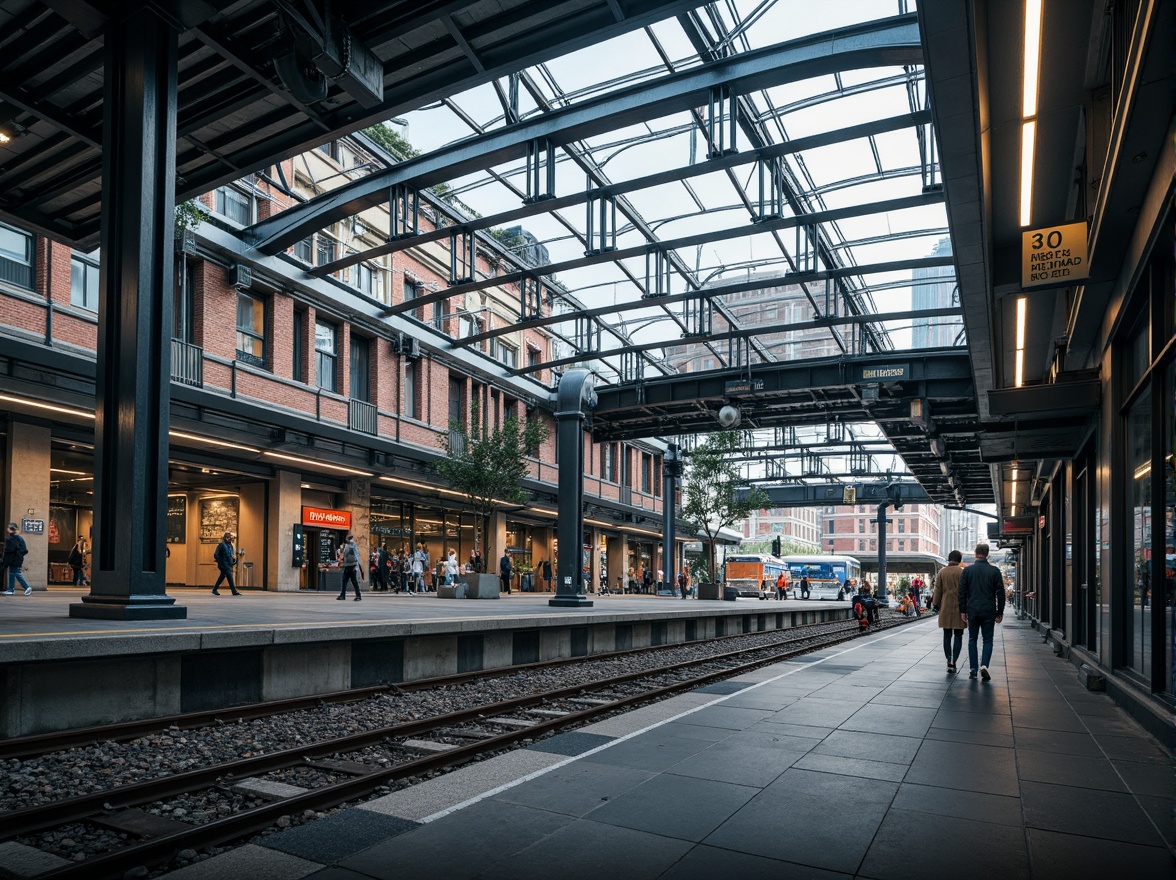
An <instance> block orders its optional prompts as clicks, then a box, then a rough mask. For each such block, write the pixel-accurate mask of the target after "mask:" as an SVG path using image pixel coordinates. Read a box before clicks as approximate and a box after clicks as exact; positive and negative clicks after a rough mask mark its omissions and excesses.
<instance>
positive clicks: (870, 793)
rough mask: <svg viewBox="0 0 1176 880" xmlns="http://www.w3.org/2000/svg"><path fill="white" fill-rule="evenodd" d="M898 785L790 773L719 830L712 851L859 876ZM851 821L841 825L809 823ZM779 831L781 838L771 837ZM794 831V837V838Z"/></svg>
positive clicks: (709, 839) (708, 840)
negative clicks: (827, 819) (815, 819)
mask: <svg viewBox="0 0 1176 880" xmlns="http://www.w3.org/2000/svg"><path fill="white" fill-rule="evenodd" d="M897 788H898V785H897V783H894V782H886V781H882V780H875V779H861V778H858V777H852V776H842V775H839V774H834V773H814V772H811V771H808V770H798V769H796V768H795V767H794V768H792V769H790V770H788V771H787V772H786V773H784V775H783V776H781V777H780V778H779V779H778V780H776V781H775V782H774V783H772V784H771V785H770V786H768V788H766V789H764V791H763V792H761V793H760V794H759V795H757V796H756V797H754V798H752V799H751V801H749V802H748V803H747V805H746V806H744V807H743V809H741V810H740V811H739V812H737V813H736V814H735V815H734V816H732V817H731V818H730V819H728V820H727V821H726V822H724V823H723V824H722V825H720V826H719V828H718V829H716V830H715V831H714V833H712V834H711V835H710V836H709V837H707V838H706V840H704V841H703V843H705V844H706V845H708V846H715V847H720V848H723V849H731V850H736V851H739V852H745V853H750V854H752V855H759V856H766V857H767V858H772V859H779V860H780V861H784V862H794V863H796V864H800V865H810V866H812V867H816V868H824V869H826V870H830V871H841V872H844V873H852V872H853V871H854V870H856V868H857V866H858V864H859V862H860V861H861V858H862V856H863V855H865V851H866V848H867V847H868V846H869V842H870V839H871V838H872V837H873V835H874V831H875V829H876V828H877V827H878V826H879V825H880V824H881V822H882V817H883V815H885V812H886V808H887V806H888V805H889V804H890V801H891V800H892V799H893V797H894V792H895V791H896V790H897ZM813 816H847V817H852V823H853V833H852V834H851V833H849V832H847V830H846V828H845V824H844V823H842V822H813V821H811V820H810V819H808V818H805V817H813ZM769 829H777V830H778V833H768V830H769ZM790 830H791V833H789V832H790Z"/></svg>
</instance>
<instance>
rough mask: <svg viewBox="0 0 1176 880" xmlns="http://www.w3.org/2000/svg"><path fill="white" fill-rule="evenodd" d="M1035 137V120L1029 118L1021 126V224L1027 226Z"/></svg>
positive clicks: (1031, 210)
mask: <svg viewBox="0 0 1176 880" xmlns="http://www.w3.org/2000/svg"><path fill="white" fill-rule="evenodd" d="M1036 139H1037V121H1036V120H1033V119H1030V120H1027V121H1026V122H1025V123H1024V124H1023V125H1022V126H1021V225H1022V226H1028V225H1029V224H1030V223H1031V222H1032V218H1033V146H1034V142H1035V141H1036Z"/></svg>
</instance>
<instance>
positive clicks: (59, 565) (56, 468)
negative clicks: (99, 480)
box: [45, 443, 94, 584]
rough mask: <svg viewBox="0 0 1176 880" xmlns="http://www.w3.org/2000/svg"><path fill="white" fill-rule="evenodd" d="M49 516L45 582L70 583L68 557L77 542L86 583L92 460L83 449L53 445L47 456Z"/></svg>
mask: <svg viewBox="0 0 1176 880" xmlns="http://www.w3.org/2000/svg"><path fill="white" fill-rule="evenodd" d="M49 461H50V466H49V518H48V521H47V522H46V524H45V531H46V535H47V538H48V544H49V568H48V581H49V583H51V584H71V583H73V576H74V575H73V569H72V568H71V567H70V565H69V557H70V554H71V553H72V551H73V548H74V545H75V544H77V543H78V542H79V541H80V542H81V544H80V546H79V550H80V552H81V553H82V557H83V561H84V562H85V566H84V567H83V570H82V571H83V576H84V582H85V583H88V582H89V575H90V573H89V568H90V559H91V548H92V546H93V540H94V534H93V533H94V506H93V505H94V492H93V489H94V460H93V455H92V453H90V452H88V451H86V450H73V449H69V448H67V447H60V446H58V444H56V443H55V444H54V448H53V450H52V452H51V453H50V457H49Z"/></svg>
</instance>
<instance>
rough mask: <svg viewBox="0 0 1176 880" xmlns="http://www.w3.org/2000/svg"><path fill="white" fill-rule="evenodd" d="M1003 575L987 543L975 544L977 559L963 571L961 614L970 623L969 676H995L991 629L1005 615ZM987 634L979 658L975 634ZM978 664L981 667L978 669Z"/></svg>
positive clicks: (987, 677) (987, 678) (968, 624)
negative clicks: (991, 670)
mask: <svg viewBox="0 0 1176 880" xmlns="http://www.w3.org/2000/svg"><path fill="white" fill-rule="evenodd" d="M1004 605H1005V589H1004V575H1002V574H1001V573H1000V569H999V568H997V567H996V566H995V565H992V564H990V563H989V562H988V545H987V544H977V545H976V561H975V562H974V563H973V564H972V565H969V566H968V567H967V568H965V569H964V571H963V574H961V575H960V618H961V619H962V620H963V622H964V623H965V624H966V625H967V627H968V665H969V666H970V667H971V671H970V672H969V673H968V678H975V677H976V673H977V671H979V673H980V677H981V678H982V679H984V680H985V681H988V680H989V679H991V678H992V676H991V675H989V673H988V664H989V662H990V661H991V660H992V633H993V629H994V628H995V626H996V624H998V623H1000V622H1001V620H1002V619H1003V618H1004ZM977 634H980V635H982V636H983V637H984V654H983V657H981V658H980V659H979V662H978V661H977V657H976V636H977ZM977 666H979V670H977V668H976V667H977Z"/></svg>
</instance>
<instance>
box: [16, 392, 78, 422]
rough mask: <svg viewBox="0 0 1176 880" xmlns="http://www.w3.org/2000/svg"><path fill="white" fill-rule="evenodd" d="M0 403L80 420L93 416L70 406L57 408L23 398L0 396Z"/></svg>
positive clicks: (53, 405)
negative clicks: (27, 407) (13, 404)
mask: <svg viewBox="0 0 1176 880" xmlns="http://www.w3.org/2000/svg"><path fill="white" fill-rule="evenodd" d="M0 403H15V404H18V405H19V406H31V407H32V408H33V409H43V410H47V411H48V412H55V413H61V414H62V415H67V416H76V417H77V418H81V419H92V418H94V414H93V413H92V412H86V411H85V410H84V409H74V408H73V407H72V406H57V405H56V404H52V403H41V402H40V401H39V400H29V399H28V398H25V397H13V396H12V395H9V394H0Z"/></svg>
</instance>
